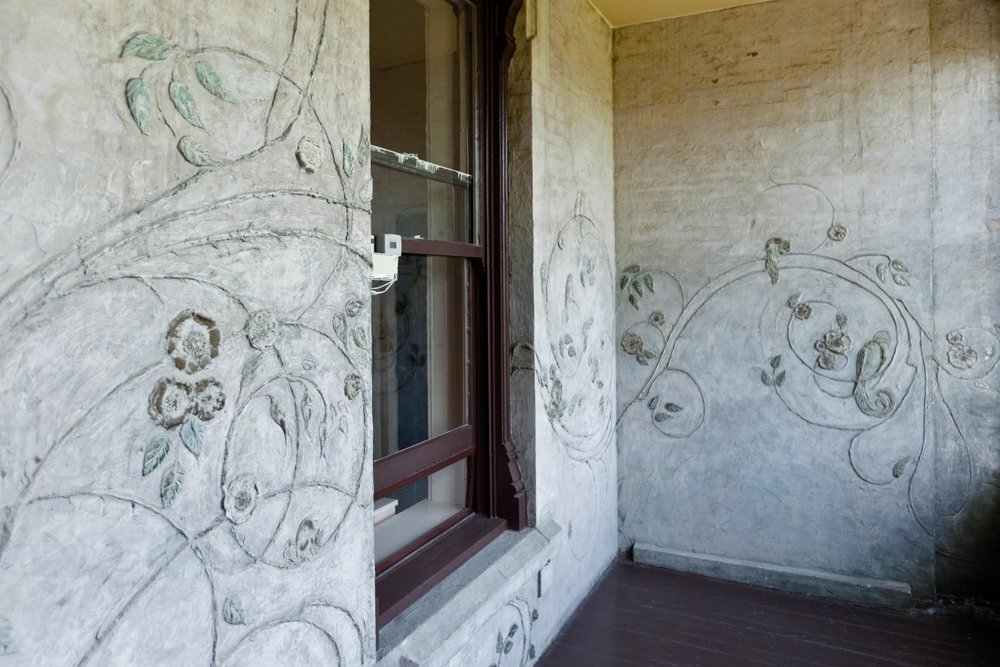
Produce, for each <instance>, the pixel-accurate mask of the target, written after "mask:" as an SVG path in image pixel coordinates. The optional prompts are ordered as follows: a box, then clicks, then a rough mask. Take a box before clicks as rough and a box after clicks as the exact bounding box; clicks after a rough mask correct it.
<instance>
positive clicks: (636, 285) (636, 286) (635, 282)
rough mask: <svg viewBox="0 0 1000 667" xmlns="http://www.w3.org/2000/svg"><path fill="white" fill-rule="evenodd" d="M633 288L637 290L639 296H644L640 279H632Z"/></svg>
mask: <svg viewBox="0 0 1000 667" xmlns="http://www.w3.org/2000/svg"><path fill="white" fill-rule="evenodd" d="M632 289H633V290H635V293H636V294H638V295H639V296H642V294H643V290H642V283H640V282H639V281H638V280H633V281H632Z"/></svg>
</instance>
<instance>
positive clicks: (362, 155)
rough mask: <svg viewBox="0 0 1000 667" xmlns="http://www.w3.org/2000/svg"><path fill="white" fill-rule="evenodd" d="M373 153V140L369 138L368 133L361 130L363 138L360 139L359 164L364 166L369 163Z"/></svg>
mask: <svg viewBox="0 0 1000 667" xmlns="http://www.w3.org/2000/svg"><path fill="white" fill-rule="evenodd" d="M371 154H372V142H371V140H370V139H369V138H368V133H367V132H365V131H364V130H363V129H362V130H361V138H360V139H358V164H360V165H361V166H362V167H364V166H365V165H367V164H368V158H369V157H370V156H371Z"/></svg>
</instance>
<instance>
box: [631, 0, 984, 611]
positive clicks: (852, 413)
mask: <svg viewBox="0 0 1000 667" xmlns="http://www.w3.org/2000/svg"><path fill="white" fill-rule="evenodd" d="M998 20H1000V7H998V5H997V3H995V2H988V1H986V0H974V1H970V2H958V1H955V2H944V1H936V0H935V1H933V2H926V1H911V0H889V1H885V2H878V3H873V2H859V1H838V2H823V1H818V0H797V1H795V2H791V1H777V2H771V3H766V4H762V5H758V6H753V7H746V8H739V9H734V10H729V11H723V12H718V13H714V14H709V15H704V16H697V17H689V18H684V19H677V20H672V21H665V22H659V23H653V24H647V25H640V26H634V27H629V28H624V29H621V30H619V31H617V32H616V33H615V47H614V48H615V80H614V86H615V106H614V109H615V151H616V156H615V164H616V197H615V205H616V210H617V212H616V215H617V227H616V229H617V246H616V255H617V272H618V282H617V284H616V288H618V290H619V291H618V306H617V307H618V311H617V312H618V341H617V353H618V355H619V357H618V359H619V361H618V363H619V383H618V411H619V431H618V435H619V447H620V458H619V467H620V476H621V480H622V488H621V496H620V507H621V514H622V520H621V531H622V536H621V539H622V542H623V544H625V545H628V544H632V543H636V545H637V552H640V551H641V552H642V553H643V554H645V555H646V556H647V557H648V558H649V560H651V561H654V562H661V563H664V564H671V565H673V566H678V567H688V568H691V569H694V570H698V571H704V572H712V573H717V574H723V575H725V576H734V577H737V578H742V579H746V580H752V581H759V582H771V583H777V584H779V585H784V586H790V587H795V588H805V589H808V590H813V591H826V592H827V593H831V592H832V593H834V594H837V595H843V596H847V597H855V598H857V599H867V600H872V601H881V602H887V603H890V604H907V603H909V600H910V595H911V594H912V596H913V597H914V598H916V599H917V600H929V599H932V598H933V596H934V595H935V594H944V595H947V594H962V595H976V596H983V597H994V598H995V597H996V595H997V590H996V588H995V586H996V584H995V583H989V581H990V580H989V579H988V578H987V577H985V576H984V573H985V572H986V571H987V570H989V568H991V567H994V566H995V563H996V559H997V557H998V555H1000V553H998V549H997V538H996V535H997V534H998V533H997V530H996V528H997V526H996V521H997V519H996V501H995V496H996V478H997V474H998V471H1000V454H998V449H997V442H998V435H1000V421H998V412H997V409H996V408H997V397H998V396H1000V393H998V390H1000V373H997V372H996V371H995V370H994V367H995V365H996V362H997V359H998V354H1000V340H998V337H997V336H998V329H997V324H998V323H1000V298H998V291H997V288H996V280H995V279H993V278H995V275H996V269H995V267H996V265H997V230H998V227H997V223H996V218H997V217H998V216H997V209H996V201H997V197H998V192H997V183H998V178H997V175H998V166H997V165H998V147H1000V133H998V132H997V129H998V127H997V123H998V97H1000V96H998V79H997V72H998V67H1000V59H998V56H997V51H998V43H1000V40H998ZM969 561H978V562H979V564H975V565H974V564H971V563H970V562H969Z"/></svg>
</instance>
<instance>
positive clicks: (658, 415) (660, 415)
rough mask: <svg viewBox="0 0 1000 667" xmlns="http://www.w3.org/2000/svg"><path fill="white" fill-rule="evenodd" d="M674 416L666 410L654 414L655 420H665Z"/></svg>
mask: <svg viewBox="0 0 1000 667" xmlns="http://www.w3.org/2000/svg"><path fill="white" fill-rule="evenodd" d="M673 418H674V417H673V415H669V414H667V413H666V412H657V413H656V414H655V415H653V421H656V422H665V421H667V420H669V419H673Z"/></svg>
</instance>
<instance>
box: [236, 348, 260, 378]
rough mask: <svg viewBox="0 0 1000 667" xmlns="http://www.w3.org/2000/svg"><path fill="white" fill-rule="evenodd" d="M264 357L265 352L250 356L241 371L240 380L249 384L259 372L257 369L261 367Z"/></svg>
mask: <svg viewBox="0 0 1000 667" xmlns="http://www.w3.org/2000/svg"><path fill="white" fill-rule="evenodd" d="M263 359H264V353H263V352H258V353H257V354H255V355H254V356H252V357H250V359H248V360H247V362H246V363H245V364H243V370H242V371H241V373H240V380H241V381H242V382H243V384H247V383H249V382H251V381H252V380H253V377H254V375H256V374H257V369H258V368H260V362H261V361H263Z"/></svg>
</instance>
